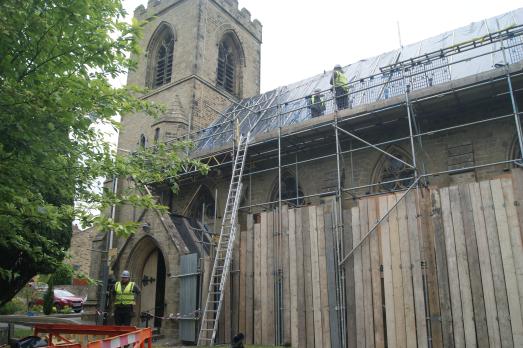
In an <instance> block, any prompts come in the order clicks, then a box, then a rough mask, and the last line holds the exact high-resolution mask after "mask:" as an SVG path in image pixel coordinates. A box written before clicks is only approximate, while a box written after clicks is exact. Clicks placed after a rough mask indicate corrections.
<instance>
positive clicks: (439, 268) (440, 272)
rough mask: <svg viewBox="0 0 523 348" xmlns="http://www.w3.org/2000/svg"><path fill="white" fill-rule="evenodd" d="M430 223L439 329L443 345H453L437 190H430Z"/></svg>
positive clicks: (446, 270) (447, 280) (443, 241)
mask: <svg viewBox="0 0 523 348" xmlns="http://www.w3.org/2000/svg"><path fill="white" fill-rule="evenodd" d="M430 194H431V203H432V214H431V221H430V222H431V225H432V229H433V231H434V249H435V256H436V272H437V276H438V294H439V300H440V301H439V302H440V311H441V331H442V334H443V342H442V343H443V347H445V348H447V347H453V346H454V329H453V324H452V309H451V301H450V289H449V278H448V267H447V251H446V248H445V231H444V227H443V217H442V213H441V202H440V196H439V191H437V190H431V191H430Z"/></svg>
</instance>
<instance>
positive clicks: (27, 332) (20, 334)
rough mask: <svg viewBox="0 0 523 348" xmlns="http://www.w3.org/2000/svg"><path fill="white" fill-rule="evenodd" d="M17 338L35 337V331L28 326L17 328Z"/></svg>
mask: <svg viewBox="0 0 523 348" xmlns="http://www.w3.org/2000/svg"><path fill="white" fill-rule="evenodd" d="M14 335H15V337H16V338H24V337H27V336H32V335H33V329H32V328H30V327H27V326H15V333H14Z"/></svg>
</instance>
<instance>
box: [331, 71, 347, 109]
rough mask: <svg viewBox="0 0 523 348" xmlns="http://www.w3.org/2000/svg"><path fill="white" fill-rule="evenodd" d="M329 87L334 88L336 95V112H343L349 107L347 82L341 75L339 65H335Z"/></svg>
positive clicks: (342, 74)
mask: <svg viewBox="0 0 523 348" xmlns="http://www.w3.org/2000/svg"><path fill="white" fill-rule="evenodd" d="M330 83H331V86H333V87H334V93H335V94H336V105H337V106H338V110H343V109H346V108H348V107H349V94H348V93H349V81H348V80H347V76H345V74H344V73H343V70H342V69H341V65H339V64H336V66H334V70H333V71H332V77H331V81H330Z"/></svg>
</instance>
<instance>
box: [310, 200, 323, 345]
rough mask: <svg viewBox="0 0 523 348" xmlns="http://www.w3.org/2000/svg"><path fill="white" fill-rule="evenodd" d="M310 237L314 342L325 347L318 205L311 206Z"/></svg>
mask: <svg viewBox="0 0 523 348" xmlns="http://www.w3.org/2000/svg"><path fill="white" fill-rule="evenodd" d="M308 209H309V237H310V253H311V277H312V306H313V315H314V344H315V347H323V328H322V320H321V317H322V315H321V294H320V291H321V290H320V269H319V259H318V227H317V222H316V207H315V206H310V207H309V208H308Z"/></svg>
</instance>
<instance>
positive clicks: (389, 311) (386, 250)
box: [378, 196, 399, 348]
mask: <svg viewBox="0 0 523 348" xmlns="http://www.w3.org/2000/svg"><path fill="white" fill-rule="evenodd" d="M378 201H379V209H380V217H383V216H385V214H386V213H387V211H388V198H387V196H380V197H379V199H378ZM379 228H380V231H381V247H382V254H383V281H384V291H385V322H386V324H387V347H390V348H394V347H399V346H398V345H397V343H396V320H395V310H394V287H393V284H392V257H391V253H390V248H391V245H390V233H389V232H390V231H389V218H388V217H387V218H385V219H384V220H383V222H382V223H381V224H380V227H379Z"/></svg>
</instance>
